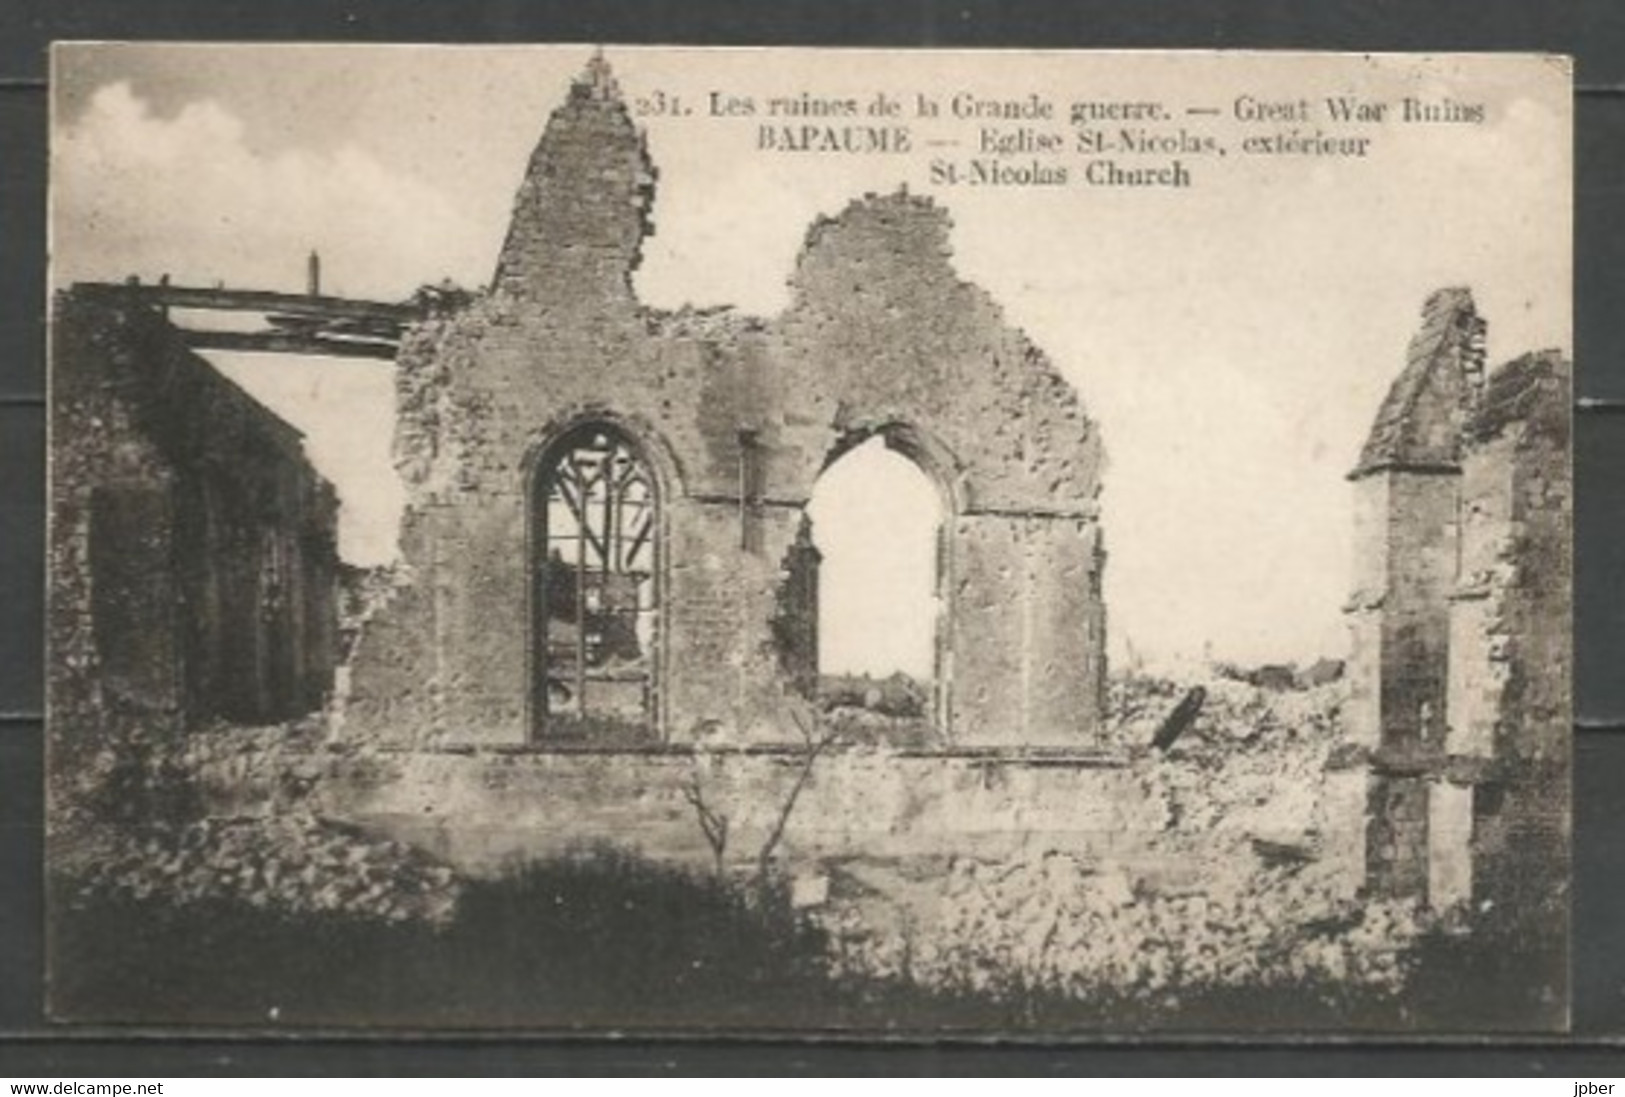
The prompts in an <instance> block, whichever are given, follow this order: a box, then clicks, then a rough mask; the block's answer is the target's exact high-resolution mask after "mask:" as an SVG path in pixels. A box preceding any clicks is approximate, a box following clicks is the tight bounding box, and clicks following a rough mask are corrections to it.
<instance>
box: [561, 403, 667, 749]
mask: <svg viewBox="0 0 1625 1097" xmlns="http://www.w3.org/2000/svg"><path fill="white" fill-rule="evenodd" d="M532 491H533V493H534V494H533V497H532V514H533V521H534V523H535V524H534V528H533V531H532V556H533V559H532V577H533V590H534V603H533V610H532V619H533V622H534V624H533V626H532V653H533V675H534V689H535V694H534V699H533V704H532V708H533V712H534V714H535V720H534V724H535V733H536V734H537V735H538V736H539V737H542V738H545V739H547V740H549V741H562V742H586V743H617V744H625V743H628V742H638V741H651V740H653V739H654V737H655V734H656V732H655V728H656V719H655V713H656V711H657V707H656V704H657V702H656V689H657V685H658V676H657V663H658V660H657V658H656V652H657V644H658V629H659V609H660V581H659V571H660V569H659V555H660V550H661V546H660V500H659V492H658V490H657V485H656V481H655V477H654V475H653V473H652V471H651V469H650V467H649V464H648V462H647V461H646V460H645V458H644V456H643V453H642V451H641V450H640V449H639V447H638V446H637V445H636V443H634V442H633V441H632V439H631V438H630V437H628V436H627V434H626V433H625V432H624V431H622V430H621V429H620V428H619V427H617V426H614V425H613V424H610V423H604V422H591V423H584V424H582V425H580V426H577V427H575V428H573V429H571V430H570V431H569V432H568V433H566V434H565V435H564V436H563V437H561V438H560V439H559V440H558V441H557V442H555V443H554V444H553V445H551V446H549V447H548V449H547V450H546V451H545V452H544V453H543V454H542V457H541V460H540V462H539V463H538V466H537V469H536V475H535V478H534V480H533V481H532Z"/></svg>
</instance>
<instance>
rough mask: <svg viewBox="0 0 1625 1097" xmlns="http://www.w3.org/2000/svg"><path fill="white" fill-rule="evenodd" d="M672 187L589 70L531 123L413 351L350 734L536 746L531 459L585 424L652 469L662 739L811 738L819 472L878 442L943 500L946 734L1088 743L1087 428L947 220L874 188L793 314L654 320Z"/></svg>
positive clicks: (817, 231)
mask: <svg viewBox="0 0 1625 1097" xmlns="http://www.w3.org/2000/svg"><path fill="white" fill-rule="evenodd" d="M655 174H656V173H655V170H654V167H653V165H652V164H651V163H650V162H649V159H648V156H647V152H646V150H645V148H644V143H643V138H642V136H641V134H640V133H639V132H638V131H637V129H636V127H635V126H634V124H633V123H632V121H631V119H630V117H629V115H628V113H627V110H626V108H625V106H624V105H623V103H622V102H621V100H620V97H619V95H618V92H617V89H616V88H615V86H614V82H613V79H612V78H611V77H610V76H609V75H608V72H607V69H606V68H605V67H603V66H602V64H601V62H598V61H595V62H594V63H593V64H592V65H590V66H589V68H588V71H587V72H586V73H585V74H584V75H583V76H582V77H581V78H580V79H579V80H578V81H577V83H576V85H575V87H574V88H573V90H572V91H571V93H570V95H569V97H568V99H567V101H566V102H565V103H564V104H563V105H562V106H561V107H560V108H559V109H558V110H557V111H556V112H555V113H554V115H553V117H552V118H551V119H550V121H549V122H548V125H547V127H546V130H545V132H544V133H543V135H542V139H541V142H540V144H539V145H538V147H537V150H536V153H535V156H534V157H533V158H532V161H531V165H530V170H529V172H528V174H527V177H526V179H525V182H524V183H523V184H522V186H521V187H520V191H519V195H518V198H517V200H516V204H515V210H514V218H513V224H512V227H511V228H510V230H509V233H508V237H507V240H506V243H505V244H504V247H503V251H502V255H501V258H500V260H499V262H498V264H497V274H496V278H495V280H494V283H493V287H492V289H491V291H490V292H489V293H487V294H485V295H483V296H481V297H479V298H478V299H477V300H475V301H474V302H473V303H472V304H471V305H470V306H469V307H468V308H466V309H465V310H463V311H461V312H458V313H455V314H453V315H450V316H446V317H442V318H438V319H434V320H431V321H429V322H426V323H425V324H423V325H421V326H420V327H418V328H417V329H416V330H415V331H413V332H412V333H411V334H410V335H409V336H408V338H407V339H406V340H405V342H404V344H403V347H402V350H401V354H400V358H399V363H398V410H399V420H398V427H397V446H396V459H397V465H398V468H399V469H400V471H401V473H402V475H403V477H404V479H405V480H406V483H407V485H408V489H409V492H410V502H409V507H408V513H407V516H406V519H405V523H404V527H403V538H402V551H403V555H404V559H405V562H406V574H407V576H408V579H407V582H406V586H405V587H404V588H403V589H402V590H400V591H399V593H398V594H397V595H396V597H395V599H394V601H393V602H392V603H390V604H389V605H386V606H385V607H383V609H382V610H381V611H380V612H379V613H378V614H376V615H375V616H374V618H373V620H372V621H371V622H369V625H368V629H367V631H365V632H364V633H363V635H362V636H361V639H360V643H359V647H358V651H357V655H356V661H355V664H354V667H353V674H352V689H351V693H350V696H349V700H348V709H347V712H346V716H345V719H346V726H347V727H349V728H351V729H353V731H354V732H355V733H356V734H360V735H367V736H374V737H379V738H382V739H386V740H392V741H402V742H426V743H456V742H464V743H481V742H483V743H523V742H526V741H527V740H531V739H533V737H534V735H535V729H536V726H537V724H538V720H537V713H536V712H534V711H532V710H533V709H534V708H535V707H536V705H537V704H538V702H536V701H535V700H534V699H533V688H532V686H533V683H532V678H533V677H534V675H535V665H536V663H535V660H536V651H535V646H536V644H537V643H538V641H537V638H536V637H537V634H538V629H537V627H536V625H535V623H534V622H533V620H532V612H533V611H532V606H533V596H534V589H533V584H534V583H536V582H537V566H538V565H537V562H536V557H535V551H534V546H533V545H531V544H529V540H530V539H534V538H535V537H536V536H537V533H536V527H535V525H534V521H535V515H534V512H535V509H536V506H537V504H536V502H535V498H534V495H533V490H534V486H535V485H534V482H533V481H534V478H535V477H536V475H537V473H536V461H537V458H538V455H539V454H541V453H542V452H543V451H544V450H545V449H547V447H548V446H549V445H550V443H552V442H553V441H554V440H555V439H558V438H560V437H561V436H563V435H564V434H565V432H567V431H569V430H570V429H571V428H572V427H574V426H576V425H578V424H582V423H593V422H598V423H607V424H611V425H612V426H614V427H615V428H616V429H617V430H618V431H620V432H621V433H623V434H624V435H625V436H626V437H627V438H629V439H630V440H632V441H633V442H634V443H635V445H636V446H637V447H638V448H639V449H640V450H641V451H642V453H643V455H644V457H645V458H646V459H647V463H648V464H649V466H650V467H651V469H652V472H653V475H654V478H655V479H656V480H657V481H658V495H659V500H660V506H659V514H660V522H659V530H658V535H659V538H660V546H659V548H660V552H659V561H660V562H659V574H658V576H657V577H656V586H657V588H658V599H659V609H658V614H657V615H656V621H655V627H656V628H657V629H658V642H657V644H656V649H655V651H656V658H657V665H656V666H655V669H654V674H655V682H656V687H655V689H656V698H655V700H654V712H655V719H654V722H655V724H656V725H657V726H656V728H655V729H654V738H655V739H656V740H657V741H661V742H681V741H684V740H688V739H692V738H693V737H694V736H695V735H698V734H701V733H702V732H701V731H699V730H696V729H709V730H708V731H707V732H705V733H707V734H711V733H715V732H716V729H719V728H721V729H727V734H728V735H730V736H733V737H736V738H739V739H742V740H744V741H760V740H772V739H775V738H783V737H784V736H785V735H787V734H788V735H792V736H793V735H794V734H795V729H794V726H793V724H792V723H791V722H790V721H788V720H787V719H786V717H785V710H786V707H787V706H793V704H794V698H793V697H791V696H790V695H791V694H793V693H794V692H795V691H794V684H793V682H792V681H791V678H793V677H795V676H794V675H791V674H789V673H787V672H786V670H785V659H784V657H783V656H784V653H783V652H781V651H780V650H779V644H780V643H781V642H782V639H783V636H784V635H785V634H784V631H783V628H782V622H780V625H779V627H777V628H776V626H775V622H776V621H779V618H780V615H781V613H782V607H783V605H784V597H783V592H784V588H785V586H786V584H787V582H788V583H790V585H792V586H793V585H795V577H794V576H790V575H788V574H787V572H786V568H787V566H788V565H789V564H790V563H791V562H792V561H793V560H794V559H796V558H797V556H796V551H797V550H796V543H797V536H798V533H799V532H800V531H801V528H802V524H803V521H804V518H805V511H804V508H805V506H806V504H807V502H808V500H809V498H810V497H811V495H812V489H813V485H814V483H815V481H816V480H817V478H818V476H819V474H820V473H821V472H822V471H823V470H824V468H826V467H827V466H828V465H829V464H830V463H831V462H833V461H834V460H835V459H836V458H837V457H838V456H839V455H841V454H842V453H845V452H846V451H847V450H848V449H850V448H851V447H852V446H854V445H856V444H858V443H859V442H861V441H864V440H866V439H869V438H873V437H880V438H882V439H884V440H885V441H886V443H887V444H888V445H889V446H891V447H892V448H893V449H896V450H898V451H900V452H902V453H903V454H904V455H905V456H907V457H909V458H911V459H912V460H914V461H915V463H916V464H918V465H919V466H920V467H921V468H922V469H923V470H924V471H925V472H926V473H927V475H928V476H929V477H931V478H932V479H933V480H934V481H935V483H936V484H937V486H938V488H939V490H940V491H941V493H942V498H943V501H944V504H945V505H944V511H945V514H946V517H945V524H946V529H945V533H944V535H943V551H942V553H941V555H942V566H943V570H944V575H943V577H942V583H941V595H942V599H943V602H944V614H943V616H944V620H943V622H942V623H941V625H940V627H939V633H940V635H939V640H938V644H939V649H940V650H939V661H938V683H937V687H938V688H937V691H936V693H937V701H936V704H935V706H934V713H935V716H936V720H935V723H936V726H937V731H938V734H939V736H941V738H942V739H943V741H944V742H954V743H959V744H962V745H963V744H967V743H988V744H990V745H994V744H1005V745H1011V746H1022V745H1043V744H1050V745H1073V746H1080V747H1086V746H1089V745H1090V744H1091V743H1092V742H1093V736H1094V733H1095V731H1096V729H1097V727H1098V722H1099V718H1100V714H1101V703H1102V696H1103V685H1104V683H1103V675H1104V665H1105V663H1104V648H1105V644H1104V629H1105V623H1104V611H1103V608H1102V599H1101V594H1100V572H1101V568H1102V565H1103V560H1104V553H1103V551H1102V548H1101V543H1100V533H1099V516H1098V510H1097V504H1096V497H1097V494H1098V491H1099V486H1100V481H1099V476H1100V471H1101V465H1102V454H1101V448H1100V442H1099V438H1098V433H1097V431H1096V428H1095V425H1094V423H1093V422H1092V421H1091V420H1090V418H1089V417H1088V415H1087V413H1086V412H1085V411H1084V409H1083V407H1082V406H1081V404H1080V403H1079V401H1078V399H1077V397H1076V395H1075V394H1074V393H1073V391H1072V390H1071V388H1070V386H1069V385H1068V384H1067V383H1066V382H1065V381H1064V380H1063V379H1062V378H1061V376H1060V374H1059V373H1058V372H1057V371H1056V370H1055V368H1054V367H1053V366H1052V365H1051V364H1050V363H1049V362H1048V361H1047V359H1046V358H1045V357H1044V355H1043V353H1042V352H1041V351H1039V350H1038V349H1037V348H1036V347H1035V346H1033V345H1032V343H1031V342H1030V341H1029V340H1028V339H1027V338H1026V337H1025V336H1024V335H1023V334H1022V333H1021V332H1019V331H1017V330H1016V329H1014V328H1012V327H1010V326H1009V325H1007V324H1006V323H1005V321H1004V319H1003V316H1002V313H1001V311H1000V309H999V308H998V306H997V305H996V304H995V303H994V302H993V301H992V300H991V299H990V298H989V297H988V296H987V295H986V294H985V293H984V292H982V291H981V290H980V289H977V288H976V287H974V286H972V285H969V284H968V283H966V282H964V281H962V280H961V279H960V278H959V277H958V275H957V274H956V273H955V271H954V270H953V267H952V264H951V261H950V250H951V249H950V242H949V236H950V225H949V221H948V217H947V214H946V213H945V212H944V211H943V210H942V209H940V208H939V207H937V206H935V205H934V204H932V203H931V202H930V201H928V200H926V199H922V198H919V197H915V196H911V195H908V194H906V193H902V192H899V193H896V194H891V195H884V196H875V195H870V196H868V197H865V198H863V199H860V200H857V201H855V202H853V203H852V204H851V205H849V206H848V207H847V208H846V209H845V210H844V211H842V212H841V213H839V214H838V215H836V216H833V217H825V218H820V219H819V220H818V221H817V222H816V223H815V224H814V225H813V226H812V227H811V229H810V230H809V231H808V233H807V238H806V241H805V244H804V246H803V249H802V252H801V254H800V256H799V258H798V259H797V261H796V264H795V268H794V270H793V272H791V277H790V288H791V301H790V304H789V306H788V307H787V308H786V310H785V311H784V312H783V313H782V314H780V315H778V316H776V317H771V318H757V317H752V316H746V315H743V314H740V313H738V312H736V311H734V310H731V309H707V310H699V309H690V308H685V309H682V310H678V311H675V312H661V311H657V310H653V309H649V308H646V307H644V306H642V305H641V304H640V303H639V302H638V301H637V300H636V298H635V296H634V294H633V293H632V292H631V281H630V275H631V272H632V270H633V269H634V268H635V266H636V263H637V259H638V249H639V247H640V245H641V242H642V238H643V235H644V234H645V233H647V232H650V231H653V229H652V227H651V224H650V219H649V202H650V198H651V188H652V184H653V180H654V178H655ZM800 676H801V678H803V679H805V677H806V674H805V668H803V671H802V673H801V675H800ZM994 729H999V730H997V731H995V730H994Z"/></svg>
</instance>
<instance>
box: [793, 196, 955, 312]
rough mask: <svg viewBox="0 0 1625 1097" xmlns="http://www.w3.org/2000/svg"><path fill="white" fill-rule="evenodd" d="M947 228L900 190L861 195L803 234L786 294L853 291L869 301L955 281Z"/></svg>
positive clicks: (940, 214) (944, 218)
mask: <svg viewBox="0 0 1625 1097" xmlns="http://www.w3.org/2000/svg"><path fill="white" fill-rule="evenodd" d="M951 228H952V221H951V220H950V218H949V216H948V211H947V210H945V209H943V208H942V207H941V206H939V205H937V204H936V203H935V202H933V201H931V199H929V198H924V197H921V196H919V195H914V194H910V193H909V192H908V190H907V188H906V187H905V188H899V189H898V190H895V191H893V192H892V193H890V194H873V193H871V194H866V195H864V196H863V197H862V198H858V199H855V200H853V201H852V202H851V203H850V204H848V205H847V207H846V208H845V209H844V210H842V211H841V212H840V213H839V214H837V215H836V216H834V217H819V218H818V219H817V220H816V221H814V222H813V224H812V226H811V227H810V228H808V230H807V237H806V241H805V242H804V243H803V244H802V248H801V254H800V255H799V256H798V257H797V259H796V268H795V274H794V275H793V276H792V278H791V288H792V291H793V293H794V295H795V296H796V297H797V298H799V299H805V298H807V297H809V296H816V295H818V294H820V293H821V292H822V293H834V294H837V295H840V294H844V293H848V292H851V291H854V290H855V291H856V292H857V293H858V294H859V296H869V295H876V294H881V293H882V292H883V291H886V290H890V291H892V292H900V291H905V290H906V289H907V288H908V287H910V286H913V287H916V288H917V287H920V286H923V285H930V284H937V283H940V282H942V281H944V280H947V281H950V282H952V281H957V278H956V276H955V275H954V273H953V267H952V264H951V263H950V256H951V255H952V254H953V248H952V246H951V244H950V243H949V232H950V230H951Z"/></svg>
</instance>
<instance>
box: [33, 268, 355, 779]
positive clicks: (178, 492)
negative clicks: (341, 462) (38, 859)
mask: <svg viewBox="0 0 1625 1097" xmlns="http://www.w3.org/2000/svg"><path fill="white" fill-rule="evenodd" d="M53 321H54V327H53V334H54V342H53V362H52V407H51V414H52V437H53V439H54V442H53V449H52V463H51V514H50V552H51V574H52V577H53V585H52V590H51V604H50V611H49V629H50V633H51V636H50V642H51V650H52V652H53V654H54V657H53V660H52V666H51V676H50V682H49V688H50V704H51V713H52V726H53V746H52V770H53V774H54V775H55V776H57V777H59V778H61V781H59V782H58V784H62V783H64V782H65V783H67V784H72V783H73V782H74V781H76V780H78V779H79V778H80V777H87V778H88V776H89V775H90V774H91V772H92V770H93V769H94V766H93V764H92V763H91V762H90V760H89V759H90V758H91V757H93V756H95V754H96V751H97V750H98V749H99V748H100V746H101V745H102V744H104V743H105V741H106V736H107V735H109V734H114V735H117V734H122V733H123V732H129V733H132V734H133V733H136V732H140V733H142V734H155V735H159V736H163V735H167V734H172V733H174V732H176V731H179V730H180V729H182V728H186V727H200V726H203V725H206V724H210V723H213V722H216V721H222V720H223V721H232V722H238V723H261V724H263V723H271V722H275V721H279V720H286V719H290V718H293V717H296V716H299V715H302V714H304V713H307V712H310V711H312V710H314V709H317V708H320V707H321V705H322V703H323V701H324V699H325V697H326V695H327V693H328V690H329V689H330V687H331V684H332V680H333V666H334V662H335V659H336V651H335V646H336V618H335V612H334V597H335V587H334V584H335V582H336V571H337V552H336V546H335V521H336V513H337V503H336V500H335V497H334V494H333V491H332V488H331V487H330V485H328V484H327V483H326V481H324V480H322V479H321V478H320V477H319V476H317V475H316V473H315V472H314V471H313V470H312V469H311V467H310V465H309V464H308V463H307V462H306V461H305V458H304V455H303V452H302V447H301V445H300V440H299V434H298V432H297V431H295V430H294V429H293V428H292V427H290V426H288V425H287V424H286V423H284V422H282V421H281V420H280V419H278V418H277V417H276V416H274V415H272V414H271V413H270V412H268V411H266V410H265V409H264V408H263V407H261V406H260V405H259V404H257V403H255V402H254V401H253V400H252V399H251V398H250V397H248V395H247V394H246V393H244V392H243V391H242V390H240V389H238V388H237V387H236V386H235V385H233V384H232V383H231V382H230V381H228V380H227V379H226V378H225V377H223V376H222V375H220V374H219V373H218V372H217V371H215V369H214V368H213V367H212V366H210V365H209V364H208V363H207V362H205V361H204V360H203V359H201V358H199V357H198V356H197V355H195V354H193V353H192V352H191V351H189V350H188V349H187V348H186V347H185V345H184V344H183V343H182V341H181V338H180V336H179V334H178V333H177V332H176V331H175V330H174V329H173V328H172V327H171V326H170V325H169V324H168V323H167V321H166V320H165V319H164V317H163V316H162V315H161V314H160V313H158V312H157V311H154V310H152V309H150V308H147V307H145V306H142V305H139V304H135V303H131V302H128V301H124V300H121V299H120V297H119V295H118V293H117V291H116V290H94V289H89V288H86V289H82V290H73V291H69V292H67V293H64V294H62V295H59V296H58V298H57V300H56V302H55V313H54V318H53ZM120 729H122V731H121V730H120Z"/></svg>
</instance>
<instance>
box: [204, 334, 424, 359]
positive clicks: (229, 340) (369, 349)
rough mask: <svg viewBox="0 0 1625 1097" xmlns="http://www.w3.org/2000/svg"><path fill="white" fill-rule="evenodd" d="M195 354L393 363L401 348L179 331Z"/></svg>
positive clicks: (357, 342)
mask: <svg viewBox="0 0 1625 1097" xmlns="http://www.w3.org/2000/svg"><path fill="white" fill-rule="evenodd" d="M180 333H181V337H182V338H183V339H185V340H186V345H187V346H189V347H191V348H192V349H193V350H236V351H259V352H267V353H275V354H318V355H328V356H330V357H335V358H380V359H384V360H386V361H392V360H394V358H395V353H396V351H397V350H399V349H400V344H399V343H395V342H388V341H384V340H378V339H335V338H327V337H325V336H322V335H316V334H307V333H304V332H293V331H200V330H198V329H196V328H183V329H180Z"/></svg>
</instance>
